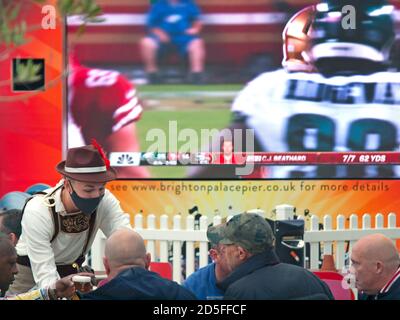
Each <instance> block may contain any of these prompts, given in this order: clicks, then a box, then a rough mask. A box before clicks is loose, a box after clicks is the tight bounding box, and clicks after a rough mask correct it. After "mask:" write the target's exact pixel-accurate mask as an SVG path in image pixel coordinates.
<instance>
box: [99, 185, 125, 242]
mask: <svg viewBox="0 0 400 320" xmlns="http://www.w3.org/2000/svg"><path fill="white" fill-rule="evenodd" d="M103 201H104V202H103ZM103 201H102V204H101V207H99V210H105V212H104V214H103V215H102V216H103V217H102V220H101V221H100V229H101V231H103V233H104V234H105V236H106V237H107V238H108V237H109V236H110V235H111V234H112V233H113V232H114V231H116V230H118V229H121V228H129V229H132V226H131V223H130V217H129V214H127V213H125V212H124V211H123V210H122V208H121V205H120V203H119V201H118V200H117V198H116V197H115V196H114V195H113V194H112V193H111V192H110V191H108V190H106V194H105V196H104V198H103Z"/></svg>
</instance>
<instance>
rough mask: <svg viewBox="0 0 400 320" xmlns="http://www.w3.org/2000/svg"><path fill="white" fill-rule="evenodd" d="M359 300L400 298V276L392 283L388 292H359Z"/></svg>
mask: <svg viewBox="0 0 400 320" xmlns="http://www.w3.org/2000/svg"><path fill="white" fill-rule="evenodd" d="M358 299H359V300H400V278H398V279H397V280H396V281H395V282H393V284H392V285H391V287H390V289H389V290H387V291H386V292H382V293H378V294H377V295H375V296H372V295H370V296H369V295H366V294H362V293H361V294H359V296H358Z"/></svg>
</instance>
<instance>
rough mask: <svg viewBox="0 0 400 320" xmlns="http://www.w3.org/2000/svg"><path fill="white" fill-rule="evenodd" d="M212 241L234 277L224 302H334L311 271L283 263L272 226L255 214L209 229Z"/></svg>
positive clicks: (228, 283) (229, 279)
mask: <svg viewBox="0 0 400 320" xmlns="http://www.w3.org/2000/svg"><path fill="white" fill-rule="evenodd" d="M207 237H208V239H209V240H210V241H211V242H213V243H218V244H219V245H220V246H221V247H222V250H223V257H224V259H225V260H226V264H227V267H228V269H229V270H230V272H231V273H230V274H229V275H228V276H227V277H226V278H225V279H224V280H223V281H222V282H221V283H220V284H218V285H219V287H220V288H221V289H222V290H223V291H225V295H224V299H238V300H270V299H271V300H272V299H274V300H276V299H278V300H281V299H305V300H310V299H311V300H333V295H332V293H331V291H330V290H329V288H328V286H327V285H326V284H325V283H324V282H322V281H321V280H320V279H319V278H318V277H316V276H315V275H314V274H313V273H311V272H309V271H308V270H306V269H304V268H301V267H298V266H294V265H291V264H286V263H281V262H280V261H279V258H278V256H277V255H276V253H275V250H274V246H275V243H274V242H275V238H274V235H273V232H272V229H271V227H270V225H269V223H268V222H267V221H266V220H265V219H264V218H262V217H261V216H259V215H258V214H253V213H243V214H239V215H236V216H234V217H233V218H232V219H231V220H229V221H228V222H227V223H225V224H223V225H221V226H214V227H209V228H208V231H207Z"/></svg>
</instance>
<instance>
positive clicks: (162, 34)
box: [140, 0, 205, 83]
mask: <svg viewBox="0 0 400 320" xmlns="http://www.w3.org/2000/svg"><path fill="white" fill-rule="evenodd" d="M147 27H148V32H149V33H148V35H147V36H146V37H145V38H143V39H142V40H141V42H140V48H141V52H142V57H143V60H144V64H145V69H146V72H147V73H148V76H149V81H150V83H159V82H160V78H159V75H158V66H157V57H158V54H162V52H163V50H165V49H166V47H167V45H170V44H172V45H173V46H175V47H176V48H177V49H178V52H179V54H180V55H181V56H182V57H183V56H186V55H188V57H189V65H190V72H191V74H190V80H191V81H192V82H193V83H201V82H202V81H203V71H204V59H205V48H204V41H203V40H202V39H200V37H199V34H200V31H201V29H202V22H201V21H200V9H199V7H198V6H197V5H196V4H195V2H194V1H192V0H159V1H157V2H156V3H154V4H153V5H152V6H151V9H150V12H149V15H148V20H147Z"/></svg>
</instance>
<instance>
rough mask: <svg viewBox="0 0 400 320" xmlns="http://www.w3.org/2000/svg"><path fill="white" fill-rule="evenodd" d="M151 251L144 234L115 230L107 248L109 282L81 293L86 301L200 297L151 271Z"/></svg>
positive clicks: (107, 243)
mask: <svg viewBox="0 0 400 320" xmlns="http://www.w3.org/2000/svg"><path fill="white" fill-rule="evenodd" d="M150 260H151V257H150V254H149V253H146V248H145V245H144V241H143V239H142V237H141V236H140V235H139V234H138V233H136V232H135V231H133V230H129V229H121V230H118V231H116V232H114V233H113V234H112V235H111V236H110V237H109V238H108V240H107V242H106V247H105V257H104V260H103V261H104V267H105V269H106V273H107V276H108V278H107V283H105V284H104V285H102V286H101V287H99V288H97V289H96V290H94V291H92V292H89V293H86V294H81V299H83V300H194V299H196V297H195V296H194V295H193V294H192V293H191V292H190V291H189V290H187V289H186V288H184V287H182V286H180V285H179V284H177V283H176V282H173V281H170V280H167V279H164V278H162V277H161V276H160V275H158V274H157V273H154V272H151V271H149V270H148V268H149V266H150Z"/></svg>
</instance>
